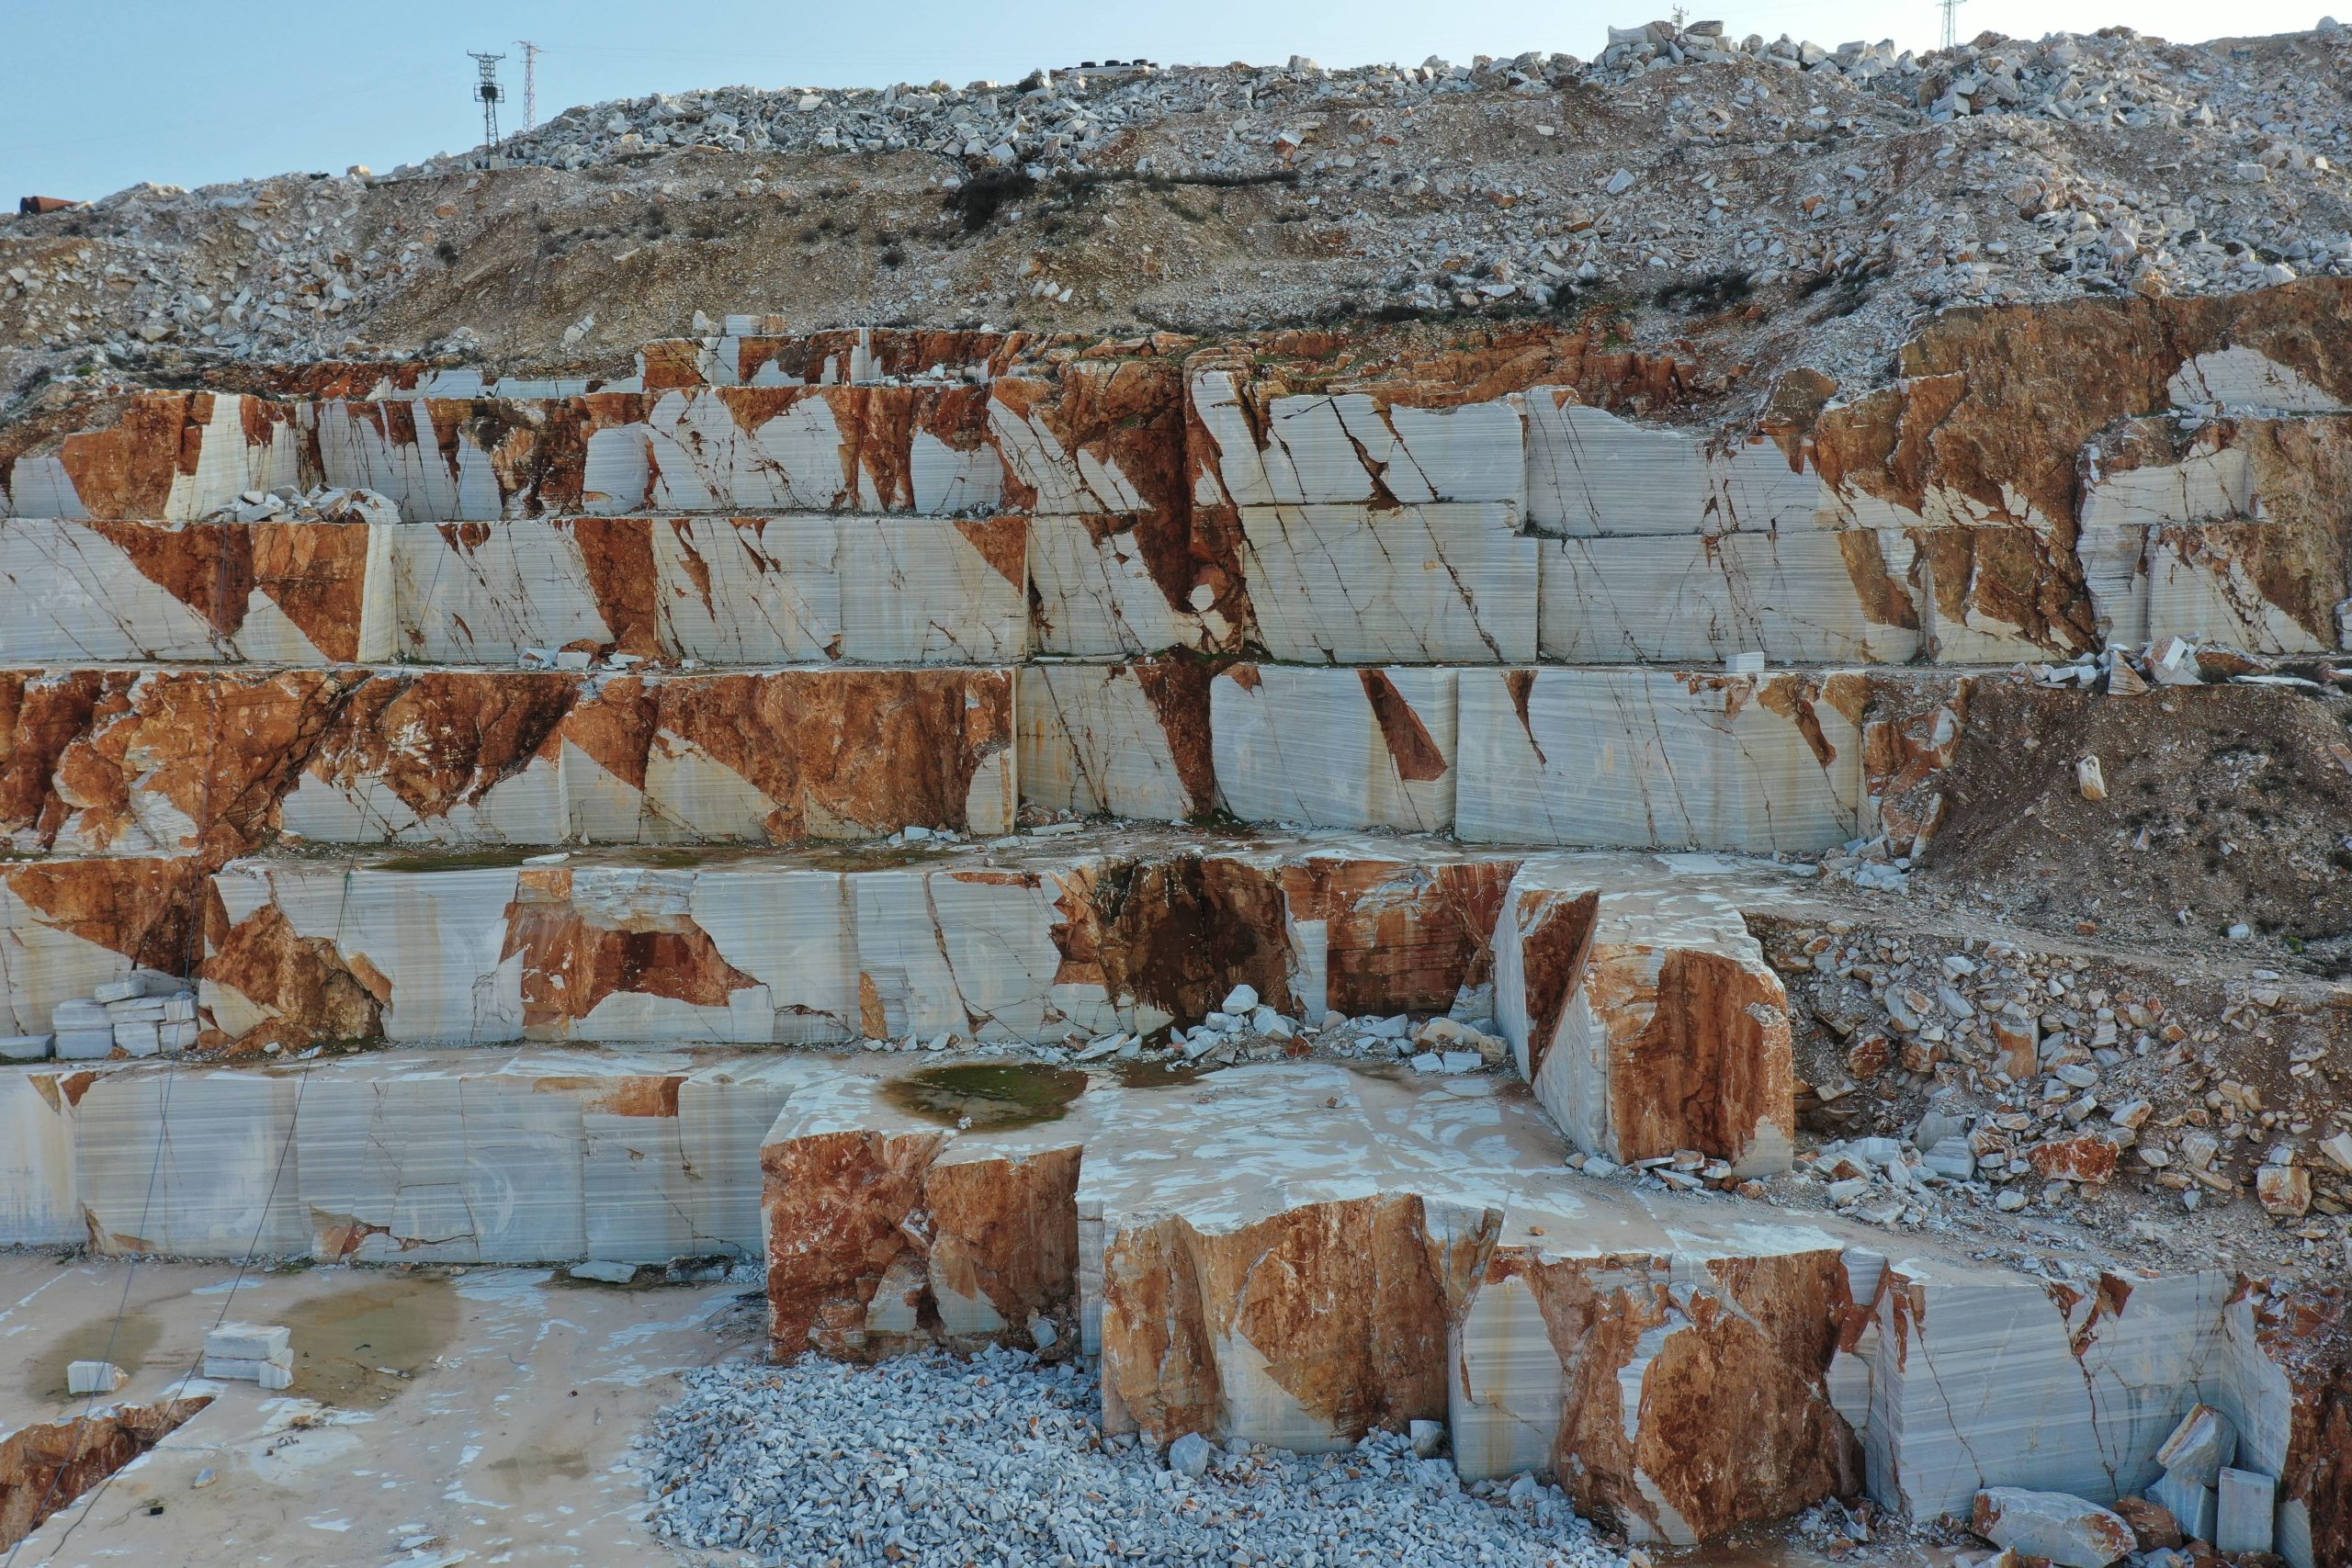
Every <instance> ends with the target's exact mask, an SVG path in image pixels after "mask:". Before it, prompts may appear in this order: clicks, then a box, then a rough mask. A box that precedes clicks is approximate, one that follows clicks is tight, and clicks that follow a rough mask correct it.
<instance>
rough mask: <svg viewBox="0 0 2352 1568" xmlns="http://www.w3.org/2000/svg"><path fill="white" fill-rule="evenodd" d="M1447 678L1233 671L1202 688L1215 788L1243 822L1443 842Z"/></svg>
mask: <svg viewBox="0 0 2352 1568" xmlns="http://www.w3.org/2000/svg"><path fill="white" fill-rule="evenodd" d="M1454 679H1455V672H1454V671H1452V670H1433V669H1416V668H1413V667H1410V666H1403V665H1399V666H1392V667H1390V668H1388V669H1385V670H1312V669H1301V668H1297V667H1295V666H1288V665H1279V664H1259V665H1242V666H1238V667H1237V668H1235V669H1231V670H1227V671H1223V672H1221V673H1219V674H1218V676H1217V677H1216V680H1215V681H1214V682H1211V683H1210V686H1209V720H1210V723H1209V728H1210V733H1211V735H1212V736H1214V737H1215V754H1216V780H1217V789H1218V792H1219V794H1220V795H1222V796H1223V798H1224V801H1225V804H1226V807H1227V809H1229V810H1231V811H1232V812H1233V814H1234V815H1235V816H1237V817H1240V818H1244V819H1246V820H1248V821H1251V822H1283V823H1291V824H1295V825H1298V826H1301V827H1309V828H1395V829H1400V830H1402V831H1406V832H1423V833H1426V832H1442V831H1444V830H1446V829H1449V828H1451V827H1452V826H1453V790H1454V779H1453V750H1454V735H1455V726H1454V700H1453V691H1454Z"/></svg>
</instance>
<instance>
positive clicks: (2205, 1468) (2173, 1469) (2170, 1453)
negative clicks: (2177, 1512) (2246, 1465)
mask: <svg viewBox="0 0 2352 1568" xmlns="http://www.w3.org/2000/svg"><path fill="white" fill-rule="evenodd" d="M2237 1457H2238V1429H2237V1427H2236V1425H2235V1424H2234V1423H2233V1422H2232V1421H2231V1420H2230V1418H2229V1417H2228V1416H2224V1415H2222V1413H2221V1412H2220V1411H2219V1410H2216V1409H2214V1408H2213V1407H2212V1406H2211V1405H2210V1404H2199V1405H2197V1406H2194V1407H2193V1408H2192V1409H2190V1411H2189V1412H2188V1415H2186V1416H2182V1417H2181V1418H2180V1425H2179V1426H2178V1427H2175V1428H2173V1433H2172V1436H2170V1437H2169V1438H2165V1441H2164V1446H2163V1447H2161V1448H2159V1449H2158V1450H2156V1462H2157V1463H2158V1464H2160V1465H2162V1466H2164V1468H2165V1473H2166V1474H2167V1475H2171V1476H2175V1477H2177V1478H2178V1479H2179V1480H2181V1481H2185V1482H2188V1483H2191V1484H2193V1485H2198V1486H2218V1485H2220V1484H2221V1474H2222V1466H2223V1465H2226V1464H2230V1463H2232V1462H2233V1461H2235V1460H2236V1459H2237Z"/></svg>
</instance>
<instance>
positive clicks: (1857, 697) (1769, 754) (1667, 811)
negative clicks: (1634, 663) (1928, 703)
mask: <svg viewBox="0 0 2352 1568" xmlns="http://www.w3.org/2000/svg"><path fill="white" fill-rule="evenodd" d="M1459 681H1460V684H1459V705H1460V713H1461V739H1460V745H1459V749H1458V750H1457V752H1456V757H1455V765H1456V768H1457V770H1458V775H1459V780H1460V782H1459V784H1457V785H1456V788H1455V797H1456V805H1455V814H1454V830H1455V831H1456V832H1457V833H1459V834H1460V835H1461V836H1462V837H1463V838H1464V839H1465V840H1474V841H1480V842H1487V843H1522V844H1596V845H1608V844H1618V845H1628V846H1639V845H1653V844H1657V845H1668V846H1676V847H1680V846H1689V847H1693V848H1703V849H1723V850H1742V851H1752V852H1774V851H1783V850H1792V851H1793V850H1823V849H1828V848H1831V847H1833V846H1835V845H1837V844H1839V843H1842V842H1844V841H1845V840H1849V839H1851V838H1854V837H1856V836H1857V835H1858V834H1860V833H1861V832H1863V831H1864V830H1865V829H1864V826H1863V818H1864V815H1865V806H1864V800H1865V796H1864V790H1863V778H1862V761H1861V746H1860V739H1861V729H1860V726H1861V720H1862V712H1863V706H1864V703H1865V700H1866V690H1865V686H1864V683H1863V682H1861V681H1860V680H1859V679H1858V678H1856V677H1854V676H1850V675H1839V674H1778V673H1776V674H1769V675H1762V676H1727V675H1718V674H1712V673H1688V674H1680V673H1676V674H1669V673H1667V672H1664V671H1646V670H1643V671H1636V670H1623V671H1617V670H1558V669H1539V670H1512V671H1469V670H1465V671H1462V672H1461V675H1460V678H1459Z"/></svg>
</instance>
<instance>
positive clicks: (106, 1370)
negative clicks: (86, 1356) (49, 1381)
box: [65, 1361, 130, 1394]
mask: <svg viewBox="0 0 2352 1568" xmlns="http://www.w3.org/2000/svg"><path fill="white" fill-rule="evenodd" d="M129 1381H130V1373H129V1372H126V1371H123V1370H122V1369H121V1368H120V1367H118V1366H116V1365H115V1364H114V1363H113V1362H112V1361H70V1362H68V1363H66V1367H65V1392H66V1393H72V1394H95V1393H113V1392H114V1391H115V1390H117V1389H119V1388H120V1387H121V1386H122V1385H123V1384H124V1383H125V1382H129Z"/></svg>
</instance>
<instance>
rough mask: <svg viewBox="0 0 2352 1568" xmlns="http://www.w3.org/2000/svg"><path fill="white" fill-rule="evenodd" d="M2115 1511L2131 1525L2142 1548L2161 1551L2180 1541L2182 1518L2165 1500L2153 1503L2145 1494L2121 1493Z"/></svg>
mask: <svg viewBox="0 0 2352 1568" xmlns="http://www.w3.org/2000/svg"><path fill="white" fill-rule="evenodd" d="M2113 1511H2114V1512H2115V1513H2116V1514H2117V1515H2118V1516H2119V1517H2120V1518H2121V1519H2122V1520H2123V1522H2124V1523H2125V1524H2127V1525H2130V1526H2131V1535H2132V1539H2133V1540H2135V1541H2137V1542H2138V1544H2139V1550H2140V1551H2163V1550H2164V1549H2165V1548H2167V1547H2175V1546H2178V1545H2179V1544H2180V1521H2179V1520H2178V1519H2176V1518H2174V1517H2172V1510H2171V1509H2170V1508H2167V1507H2165V1506H2164V1505H2163V1504H2162V1503H2152V1502H2150V1501H2148V1499H2147V1498H2145V1497H2119V1498H2117V1499H2116V1500H2115V1505H2114V1509H2113Z"/></svg>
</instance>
